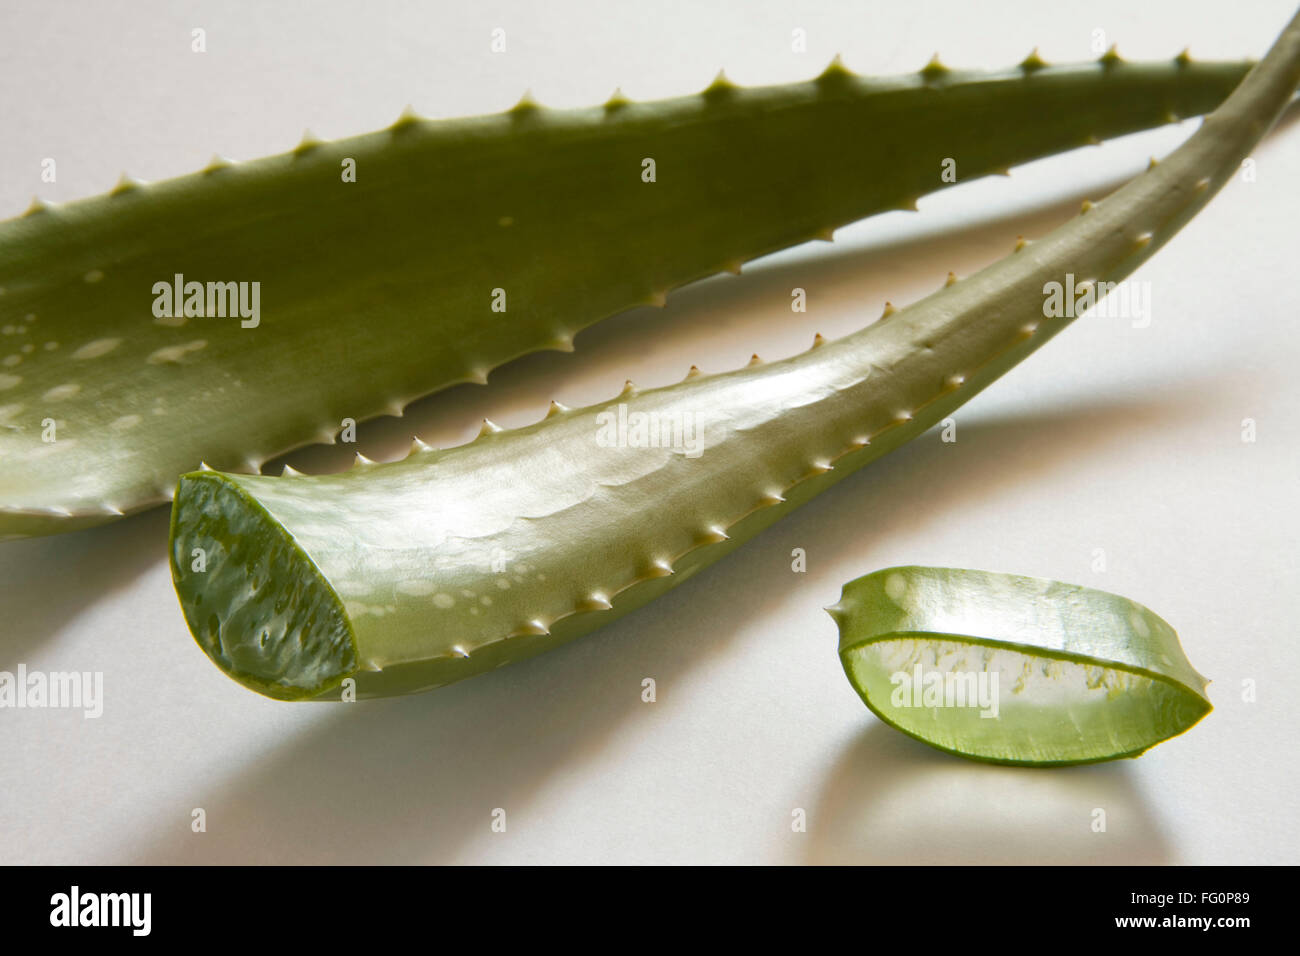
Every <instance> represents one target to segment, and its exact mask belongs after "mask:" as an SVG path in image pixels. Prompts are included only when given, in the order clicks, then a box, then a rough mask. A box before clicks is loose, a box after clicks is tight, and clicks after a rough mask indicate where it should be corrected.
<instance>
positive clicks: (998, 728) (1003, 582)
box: [828, 567, 1212, 766]
mask: <svg viewBox="0 0 1300 956" xmlns="http://www.w3.org/2000/svg"><path fill="white" fill-rule="evenodd" d="M828 610H829V611H830V614H831V616H832V617H833V618H834V619H835V622H836V624H837V625H838V626H839V629H840V660H841V662H842V663H843V665H844V672H845V674H847V675H848V678H849V682H850V683H851V684H852V685H853V688H854V689H855V690H856V691H857V692H858V694H859V695H860V696H861V697H862V699H863V701H864V702H866V705H867V706H868V707H869V708H871V710H872V711H873V712H874V713H875V714H876V716H878V717H880V719H881V720H883V721H885V722H886V723H888V724H889V725H891V726H893V727H896V728H897V729H899V730H901V731H903V732H904V733H906V734H908V735H910V736H912V737H915V738H917V739H918V740H921V741H924V742H925V743H927V744H930V745H931V746H934V747H937V748H939V749H940V750H946V751H949V752H950V753H955V754H959V755H961V756H963V757H971V758H974V759H976V760H984V761H989V762H993V763H1005V764H1024V765H1034V766H1053V765H1062V764H1078V763H1094V762H1097V761H1101V760H1112V759H1115V758H1117V757H1134V756H1137V755H1138V754H1140V753H1142V752H1143V751H1145V750H1147V749H1148V748H1150V747H1153V746H1155V745H1156V744H1158V743H1161V742H1162V741H1165V740H1168V739H1169V738H1170V737H1174V736H1177V735H1178V734H1181V733H1183V732H1184V731H1186V730H1188V729H1189V728H1190V727H1192V725H1194V724H1195V723H1197V721H1199V720H1200V719H1201V718H1202V717H1204V716H1205V715H1206V714H1208V713H1209V712H1210V710H1211V709H1212V708H1211V706H1210V702H1209V698H1208V697H1206V695H1205V687H1206V684H1207V681H1206V680H1205V678H1203V677H1202V676H1201V675H1200V674H1198V673H1197V672H1196V670H1195V669H1194V668H1193V667H1192V665H1191V664H1190V663H1189V662H1188V660H1187V657H1186V656H1185V655H1184V653H1183V649H1182V645H1181V644H1180V643H1179V641H1178V635H1177V634H1175V633H1174V630H1173V628H1171V627H1170V626H1169V625H1168V624H1167V623H1166V622H1165V621H1164V620H1162V619H1161V618H1160V617H1158V616H1157V615H1156V614H1154V613H1152V612H1151V611H1150V610H1149V609H1147V608H1145V607H1143V606H1142V605H1140V604H1137V603H1136V602H1134V601H1130V600H1129V599H1128V598H1124V597H1120V596H1119V595H1115V594H1109V593H1107V592H1105V591H1098V590H1095V589H1093V588H1086V587H1081V586H1078V585H1073V584H1064V583H1062V582H1059V581H1050V580H1047V579H1043V578H1032V577H1024V576H1020V575H1014V574H997V573H993V572H988V571H974V570H966V569H958V568H928V567H898V568H889V569H886V570H883V571H877V572H875V573H873V574H868V575H866V576H864V577H861V578H858V579H856V580H854V581H851V582H850V583H848V584H846V585H845V586H844V592H843V595H842V597H841V599H840V602H839V603H838V604H836V605H834V606H833V607H831V608H829V609H828Z"/></svg>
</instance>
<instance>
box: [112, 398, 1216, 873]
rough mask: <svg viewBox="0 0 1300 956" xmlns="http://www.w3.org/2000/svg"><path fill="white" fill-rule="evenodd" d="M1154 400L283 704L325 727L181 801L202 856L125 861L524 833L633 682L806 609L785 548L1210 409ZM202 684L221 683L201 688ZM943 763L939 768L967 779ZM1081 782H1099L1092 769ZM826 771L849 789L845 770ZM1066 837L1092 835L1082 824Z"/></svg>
mask: <svg viewBox="0 0 1300 956" xmlns="http://www.w3.org/2000/svg"><path fill="white" fill-rule="evenodd" d="M1155 391H1157V392H1158V393H1159V397H1156V398H1150V397H1146V398H1142V399H1140V400H1135V401H1132V402H1109V403H1096V402H1089V401H1088V400H1087V399H1083V400H1081V401H1079V402H1075V403H1073V404H1071V405H1069V406H1068V407H1065V408H1063V409H1062V410H1061V411H1060V412H1053V413H1048V414H1042V413H1040V414H1036V415H1030V416H1010V417H1007V418H1004V419H995V420H984V421H980V420H978V419H974V420H970V419H968V420H967V421H966V424H964V425H963V428H964V431H963V437H962V441H961V443H960V446H954V445H945V444H942V443H941V442H939V440H938V438H937V436H936V435H935V434H934V433H931V435H929V436H926V437H922V438H921V439H920V440H919V441H918V442H916V443H913V444H912V445H910V446H908V447H905V448H903V449H901V450H899V451H898V452H896V453H894V454H893V455H890V456H889V457H887V458H885V459H882V460H881V461H879V462H877V463H875V464H874V465H872V466H871V467H869V468H867V469H865V470H864V471H862V472H860V473H858V474H856V475H852V476H850V477H848V478H846V479H845V480H844V481H843V482H842V483H841V484H840V485H838V486H836V487H834V488H831V489H830V490H828V491H827V492H826V493H825V494H823V495H821V496H820V497H819V498H817V499H815V500H814V501H812V502H811V503H809V504H808V505H807V506H805V507H804V508H802V509H800V510H799V511H798V512H796V513H795V514H793V515H792V516H791V517H790V518H788V519H787V520H786V521H784V522H782V523H780V524H778V525H777V526H775V527H774V528H772V529H769V530H768V531H767V532H765V533H764V534H763V535H760V537H759V538H758V539H757V541H756V542H752V543H750V544H749V545H747V546H745V547H743V548H741V549H739V550H738V551H737V552H736V553H735V554H733V555H731V556H730V557H729V558H728V559H727V560H726V561H724V562H722V563H721V564H719V565H717V566H715V567H713V568H710V569H707V570H705V571H704V572H702V573H700V574H699V575H697V576H695V577H694V578H692V579H691V580H689V581H686V582H684V583H683V584H682V585H681V586H680V587H678V588H677V589H675V590H674V591H672V592H670V593H668V594H667V595H665V596H664V597H662V598H660V599H658V600H657V601H655V602H654V603H653V604H652V605H650V606H649V607H647V608H643V609H641V610H639V611H637V612H634V613H633V614H630V615H629V616H628V617H626V618H623V619H622V620H620V621H617V622H615V623H614V624H613V625H611V626H610V627H608V628H605V629H604V630H602V631H600V632H598V633H596V634H593V635H590V636H588V637H585V638H582V639H581V640H578V641H575V642H573V643H571V644H568V645H565V646H563V647H560V648H558V649H556V650H553V651H551V652H549V653H547V654H544V655H541V656H540V657H536V658H533V659H531V660H526V661H522V662H520V663H517V664H513V665H511V666H510V667H507V668H503V669H502V670H499V671H493V672H492V673H490V674H487V675H484V676H481V677H478V678H475V679H473V680H469V681H465V682H463V683H459V684H453V685H451V686H449V687H445V688H442V689H441V690H437V691H433V692H431V693H428V694H424V695H418V696H415V697H406V698H398V699H393V700H378V701H362V702H359V703H356V704H338V705H332V704H293V705H284V706H295V707H320V708H324V709H326V710H328V711H329V713H324V714H322V719H321V721H320V723H319V724H317V725H316V726H314V727H312V728H311V729H310V730H308V731H307V732H305V733H303V734H301V735H300V736H298V737H296V738H294V739H292V740H289V741H286V742H285V744H284V745H283V746H281V747H279V748H277V749H276V750H275V751H274V752H271V753H268V754H265V755H264V756H262V757H260V758H259V759H258V761H257V762H256V763H255V764H254V765H253V766H251V767H248V768H246V769H243V770H240V771H238V772H237V774H236V776H235V777H234V779H231V780H227V781H226V782H224V783H215V784H214V786H215V787H218V788H219V789H218V790H217V792H216V793H212V792H204V793H202V794H199V793H195V794H192V795H191V796H192V798H193V801H194V802H193V803H192V804H187V807H188V806H202V807H204V808H205V809H206V810H207V817H208V821H209V832H208V833H207V834H205V835H204V837H203V838H202V839H196V838H195V836H194V835H193V834H192V833H191V832H190V831H189V828H188V826H187V822H188V817H187V816H186V813H187V812H188V810H186V812H184V813H179V814H178V813H177V811H176V809H175V808H174V807H168V808H160V810H159V815H160V816H161V817H163V818H171V819H178V820H179V821H180V822H179V823H178V824H177V825H176V826H175V828H174V829H173V830H171V831H169V832H168V833H167V834H165V835H163V836H157V835H156V831H153V833H152V834H141V835H140V836H139V839H138V840H137V841H136V842H135V843H134V844H133V845H134V846H139V847H142V849H141V850H140V851H139V852H138V854H137V855H136V857H135V860H134V862H142V863H144V862H147V863H178V862H208V863H252V862H297V863H326V862H357V863H361V862H391V863H413V862H454V861H458V860H459V859H460V854H461V853H463V852H464V851H465V848H466V846H467V845H469V844H471V843H472V842H473V841H474V839H475V837H476V836H478V835H480V834H485V833H487V832H488V826H489V823H490V814H491V812H492V810H493V808H495V807H503V808H505V809H506V810H507V813H508V815H509V819H510V821H511V830H512V831H514V832H518V831H520V830H526V828H527V827H528V826H529V825H530V823H531V824H532V825H542V824H541V823H540V822H539V821H535V820H534V821H530V820H529V819H528V815H529V812H530V806H532V805H535V803H536V800H537V797H538V796H539V795H540V794H541V793H542V792H543V791H544V790H545V788H546V787H547V785H548V782H550V781H552V780H553V779H554V778H555V777H556V776H557V775H559V774H560V773H562V772H564V773H570V774H573V773H577V772H578V770H579V768H580V767H581V765H582V764H583V763H584V762H586V761H589V760H594V759H597V758H599V757H600V755H601V754H602V752H603V751H604V750H605V749H606V748H607V747H608V746H609V741H610V740H611V739H612V738H614V737H615V736H616V735H617V734H618V733H619V732H620V728H622V727H623V726H624V725H625V724H626V723H627V722H629V721H631V720H633V719H637V720H645V719H654V718H653V717H652V716H649V715H648V712H647V708H646V707H645V705H643V704H642V703H641V702H640V697H639V694H640V681H641V678H642V677H643V676H645V675H646V674H654V675H655V676H656V680H657V681H658V683H659V686H660V688H661V689H666V690H669V691H670V689H671V688H672V687H673V686H675V685H680V680H681V679H682V678H683V677H684V676H685V675H686V674H687V673H689V672H690V671H691V670H692V669H694V668H697V667H699V666H700V664H701V663H702V662H703V661H706V660H708V659H710V658H712V657H714V656H715V655H720V654H724V653H727V652H728V650H729V645H730V644H731V642H732V641H733V640H734V639H735V637H736V635H738V634H740V633H742V632H743V631H744V630H745V622H747V621H751V620H756V619H760V618H762V617H764V616H766V615H767V614H769V613H770V612H771V610H772V608H773V607H774V606H775V605H779V604H781V603H784V602H788V601H793V600H797V601H807V600H810V599H811V597H810V594H809V592H808V591H807V589H801V588H799V587H792V586H791V575H790V571H789V547H788V546H786V545H785V544H784V542H786V541H787V540H794V541H804V542H807V541H816V542H817V556H818V560H819V561H822V562H833V561H836V560H838V559H840V558H844V557H847V556H850V555H851V556H853V560H854V562H855V563H857V562H860V563H861V565H862V566H863V567H864V568H869V567H873V566H875V564H876V563H877V562H876V561H875V559H874V558H873V553H874V551H875V549H877V548H884V547H885V546H886V545H887V544H888V541H889V538H890V536H891V535H894V534H910V533H912V532H913V531H914V529H915V526H916V524H917V523H918V522H921V523H924V522H927V521H938V520H943V517H944V516H945V515H951V514H953V513H955V512H956V511H957V510H958V509H960V508H962V507H968V506H972V505H974V504H978V502H979V500H980V498H981V497H982V496H984V495H986V494H987V493H988V491H989V490H990V489H994V488H997V487H1002V486H1004V485H1005V478H1006V474H1007V472H1008V470H1009V469H1010V470H1014V471H1015V473H1016V478H1017V480H1027V479H1029V478H1031V477H1032V476H1033V475H1034V474H1036V473H1039V472H1041V471H1043V470H1047V469H1052V468H1059V467H1062V466H1067V465H1068V464H1069V463H1071V462H1074V461H1077V460H1078V458H1079V456H1081V455H1086V454H1088V452H1089V450H1090V449H1091V448H1093V447H1095V446H1097V445H1104V444H1106V443H1110V442H1119V441H1123V440H1125V439H1127V438H1131V437H1132V436H1133V435H1134V434H1135V433H1141V432H1142V431H1143V430H1145V429H1148V428H1151V427H1153V423H1161V424H1164V425H1168V424H1171V423H1173V422H1176V421H1178V420H1180V419H1181V418H1182V417H1195V416H1197V415H1199V414H1201V413H1202V408H1201V403H1202V402H1210V401H1212V398H1213V396H1212V395H1210V394H1207V391H1208V390H1206V389H1204V388H1198V387H1197V383H1195V382H1194V380H1192V379H1191V378H1190V377H1189V376H1187V375H1186V373H1185V372H1184V373H1183V374H1182V375H1180V377H1179V378H1178V383H1177V385H1174V386H1171V387H1170V388H1169V389H1157V390H1155ZM958 447H960V455H961V461H960V464H959V465H957V466H956V467H954V460H953V458H952V457H951V456H952V454H953V453H954V450H955V449H956V448H958ZM918 476H923V477H918ZM881 501H889V502H891V505H892V506H891V507H890V508H888V509H884V508H880V509H873V510H872V512H871V514H872V520H871V526H870V529H869V530H870V534H869V535H864V528H863V524H862V522H846V521H844V518H843V516H844V514H845V513H846V512H848V513H852V512H854V511H855V510H858V509H861V508H862V504H863V502H881ZM922 503H923V504H924V507H921V504H922ZM764 542H766V545H767V546H766V547H765V546H763V543H764ZM797 650H798V656H799V657H803V656H805V655H814V654H824V655H827V656H831V655H834V653H835V629H834V626H833V624H832V623H831V621H830V619H829V618H827V619H826V621H825V629H824V630H822V631H810V633H809V635H808V637H807V643H806V645H804V646H801V647H800V648H798V649H797ZM212 679H213V680H218V679H224V678H221V677H219V676H218V675H217V674H216V673H215V671H214V672H213V675H212ZM864 713H865V711H864ZM890 734H891V735H895V736H901V735H897V734H896V733H895V732H893V731H890ZM908 743H911V742H910V741H908ZM810 746H816V742H815V741H814V742H810ZM891 746H892V745H891ZM917 746H920V745H917ZM922 749H924V748H922ZM938 756H944V755H938ZM948 759H949V760H951V761H953V764H952V765H953V766H954V767H955V768H956V769H957V770H960V771H970V772H973V773H975V774H977V775H978V774H979V773H980V772H981V768H980V767H979V766H978V765H970V764H968V763H967V762H965V761H960V760H956V759H955V758H948ZM856 766H857V764H856V763H854V764H852V765H851V767H856ZM1082 772H1083V773H1084V774H1085V777H1084V779H1091V778H1088V777H1086V774H1087V773H1088V772H1089V771H1087V770H1086V768H1085V769H1084V770H1083V771H1082ZM1091 772H1092V773H1093V774H1095V775H1096V777H1097V779H1100V780H1103V781H1105V780H1109V779H1110V777H1109V776H1107V774H1108V773H1110V771H1108V770H1106V769H1105V768H1102V769H1101V770H1100V771H1097V770H1093V771H1091ZM844 773H849V774H850V777H851V778H852V779H856V776H855V774H856V771H855V770H854V771H841V775H842V774H844ZM1072 773H1074V771H1068V772H1067V774H1072ZM1076 775H1077V774H1076ZM1026 779H1032V778H1026ZM1045 779H1046V778H1045ZM1121 779H1123V778H1121ZM850 782H851V781H850ZM836 792H839V791H836ZM1112 800H1113V801H1114V805H1116V806H1120V807H1123V806H1125V804H1124V801H1123V800H1118V799H1117V798H1115V797H1114V796H1113V795H1112ZM1131 802H1132V801H1131V800H1130V801H1129V803H1131ZM830 812H831V813H836V812H841V811H838V810H836V809H835V808H834V807H832V808H831V811H830ZM1119 816H1120V817H1121V818H1124V819H1128V818H1129V817H1130V816H1131V814H1130V813H1129V812H1128V811H1126V810H1122V811H1121V812H1120V813H1119ZM1119 825H1120V824H1119V821H1118V820H1117V821H1116V823H1115V825H1114V827H1112V832H1115V827H1118V826H1119ZM1083 826H1084V832H1085V833H1088V834H1089V835H1091V833H1090V831H1089V830H1088V829H1087V821H1086V820H1085V821H1084V823H1083ZM340 834H343V835H342V836H340ZM151 835H152V839H151ZM1113 842H1114V841H1113V840H1112V843H1113ZM286 848H292V849H291V850H287V849H286ZM287 852H288V853H291V855H290V856H285V855H284V854H286V853H287ZM1044 852H1050V851H1048V850H1045V851H1044ZM1143 852H1144V853H1145V858H1154V857H1155V856H1158V854H1157V853H1155V852H1154V851H1153V852H1149V853H1148V852H1146V851H1145V850H1144V851H1143Z"/></svg>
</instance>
